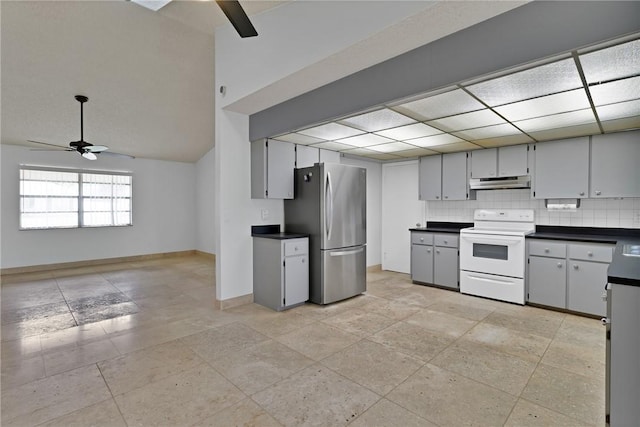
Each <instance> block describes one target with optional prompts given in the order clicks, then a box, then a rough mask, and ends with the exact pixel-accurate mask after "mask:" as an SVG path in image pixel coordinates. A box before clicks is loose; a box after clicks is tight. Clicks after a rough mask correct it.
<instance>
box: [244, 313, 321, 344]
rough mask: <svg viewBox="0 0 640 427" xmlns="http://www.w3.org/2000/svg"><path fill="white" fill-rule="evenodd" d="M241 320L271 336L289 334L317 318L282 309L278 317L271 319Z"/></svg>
mask: <svg viewBox="0 0 640 427" xmlns="http://www.w3.org/2000/svg"><path fill="white" fill-rule="evenodd" d="M240 321H241V322H243V323H245V324H246V325H248V326H250V327H251V328H253V329H255V330H256V331H258V332H260V333H261V334H264V335H266V336H268V337H271V338H275V337H278V336H280V335H284V334H288V333H289V332H293V331H295V330H296V329H300V328H302V327H304V326H307V325H309V324H311V323H314V322H315V320H313V319H310V318H309V317H307V316H303V315H301V314H298V313H294V312H289V311H282V312H280V313H278V315H277V316H276V317H274V318H272V319H269V320H263V321H260V320H257V319H248V320H245V319H242V320H240Z"/></svg>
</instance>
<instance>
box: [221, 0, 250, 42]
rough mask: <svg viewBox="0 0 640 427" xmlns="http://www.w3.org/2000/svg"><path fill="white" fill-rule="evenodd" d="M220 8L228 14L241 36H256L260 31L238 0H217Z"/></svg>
mask: <svg viewBox="0 0 640 427" xmlns="http://www.w3.org/2000/svg"><path fill="white" fill-rule="evenodd" d="M216 3H218V6H220V9H222V11H223V12H224V14H225V15H227V19H229V21H231V25H233V28H235V29H236V31H237V32H238V34H240V37H242V38H245V37H255V36H257V35H258V32H257V31H256V29H255V28H254V26H253V24H252V23H251V21H250V20H249V17H248V16H247V14H246V13H245V11H244V9H243V8H242V6H241V5H240V2H239V1H238V0H216Z"/></svg>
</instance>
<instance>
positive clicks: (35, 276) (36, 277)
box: [0, 271, 53, 287]
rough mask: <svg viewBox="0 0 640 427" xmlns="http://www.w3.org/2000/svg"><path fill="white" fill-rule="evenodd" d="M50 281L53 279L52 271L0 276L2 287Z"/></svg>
mask: <svg viewBox="0 0 640 427" xmlns="http://www.w3.org/2000/svg"><path fill="white" fill-rule="evenodd" d="M51 279H53V272H52V271H35V272H33V273H22V274H3V275H2V276H0V282H2V286H3V287H4V286H6V285H9V284H13V283H25V282H36V281H40V280H51Z"/></svg>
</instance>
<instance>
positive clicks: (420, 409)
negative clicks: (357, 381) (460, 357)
mask: <svg viewBox="0 0 640 427" xmlns="http://www.w3.org/2000/svg"><path fill="white" fill-rule="evenodd" d="M387 399H389V400H391V401H392V402H395V403H397V404H398V405H400V406H402V407H404V408H406V409H408V410H410V411H412V412H414V413H416V414H418V415H420V416H422V417H423V418H426V419H427V420H429V421H431V422H433V423H435V424H437V425H439V426H456V427H457V426H472V425H473V426H497V425H502V424H503V423H504V422H505V421H506V420H507V417H508V416H509V413H510V412H511V409H512V408H513V406H514V405H515V403H516V400H517V398H516V397H514V396H511V395H509V394H507V393H504V392H502V391H499V390H496V389H495V388H492V387H489V386H486V385H484V384H480V383H478V382H475V381H473V380H470V379H468V378H465V377H463V376H461V375H458V374H455V373H453V372H449V371H447V370H444V369H441V368H439V367H437V366H433V365H430V364H427V365H425V366H424V367H423V368H422V369H420V370H419V371H418V372H417V373H416V374H414V375H412V376H411V377H409V379H407V380H406V381H405V382H404V383H402V384H400V385H399V386H398V387H397V388H396V389H394V390H393V391H392V392H391V393H389V394H388V395H387Z"/></svg>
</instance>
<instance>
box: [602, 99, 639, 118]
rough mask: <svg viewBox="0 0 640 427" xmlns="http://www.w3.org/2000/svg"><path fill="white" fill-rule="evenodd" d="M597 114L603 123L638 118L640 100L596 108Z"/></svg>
mask: <svg viewBox="0 0 640 427" xmlns="http://www.w3.org/2000/svg"><path fill="white" fill-rule="evenodd" d="M596 112H597V113H598V118H599V119H600V120H601V121H604V120H615V119H622V118H625V117H632V116H638V115H640V99H636V100H634V101H627V102H619V103H617V104H609V105H603V106H601V107H596Z"/></svg>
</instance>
